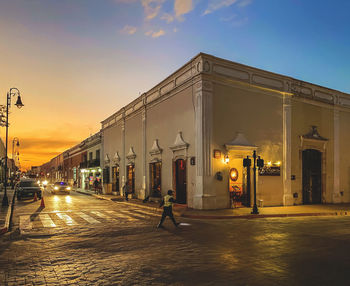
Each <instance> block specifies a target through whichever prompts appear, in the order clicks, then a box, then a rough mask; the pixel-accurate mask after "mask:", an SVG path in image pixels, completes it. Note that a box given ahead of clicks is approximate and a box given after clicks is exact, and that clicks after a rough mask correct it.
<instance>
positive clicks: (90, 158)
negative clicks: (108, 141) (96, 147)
mask: <svg viewBox="0 0 350 286" xmlns="http://www.w3.org/2000/svg"><path fill="white" fill-rule="evenodd" d="M89 161H90V162H91V161H92V152H89Z"/></svg>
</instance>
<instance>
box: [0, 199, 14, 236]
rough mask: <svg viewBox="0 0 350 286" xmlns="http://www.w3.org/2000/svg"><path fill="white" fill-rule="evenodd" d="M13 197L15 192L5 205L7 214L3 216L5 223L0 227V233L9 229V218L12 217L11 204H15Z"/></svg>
mask: <svg viewBox="0 0 350 286" xmlns="http://www.w3.org/2000/svg"><path fill="white" fill-rule="evenodd" d="M15 197H16V194H14V195H13V198H12V202H11V204H10V205H9V206H8V207H7V214H6V218H5V224H4V227H3V228H1V229H0V235H2V234H4V233H6V232H8V231H9V229H10V223H11V218H12V212H13V206H14V204H15Z"/></svg>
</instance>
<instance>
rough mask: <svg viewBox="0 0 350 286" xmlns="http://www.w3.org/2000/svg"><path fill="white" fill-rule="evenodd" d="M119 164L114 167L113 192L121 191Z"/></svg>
mask: <svg viewBox="0 0 350 286" xmlns="http://www.w3.org/2000/svg"><path fill="white" fill-rule="evenodd" d="M119 188H120V186H119V165H116V166H113V167H112V192H119V190H120V189H119Z"/></svg>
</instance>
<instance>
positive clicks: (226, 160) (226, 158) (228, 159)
mask: <svg viewBox="0 0 350 286" xmlns="http://www.w3.org/2000/svg"><path fill="white" fill-rule="evenodd" d="M224 161H225V163H226V164H228V162H230V158H229V157H228V155H225V159H224Z"/></svg>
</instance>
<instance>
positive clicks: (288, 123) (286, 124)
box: [283, 95, 293, 206]
mask: <svg viewBox="0 0 350 286" xmlns="http://www.w3.org/2000/svg"><path fill="white" fill-rule="evenodd" d="M291 175H292V107H291V99H290V95H284V97H283V205H284V206H289V205H293V196H292V181H291Z"/></svg>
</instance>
